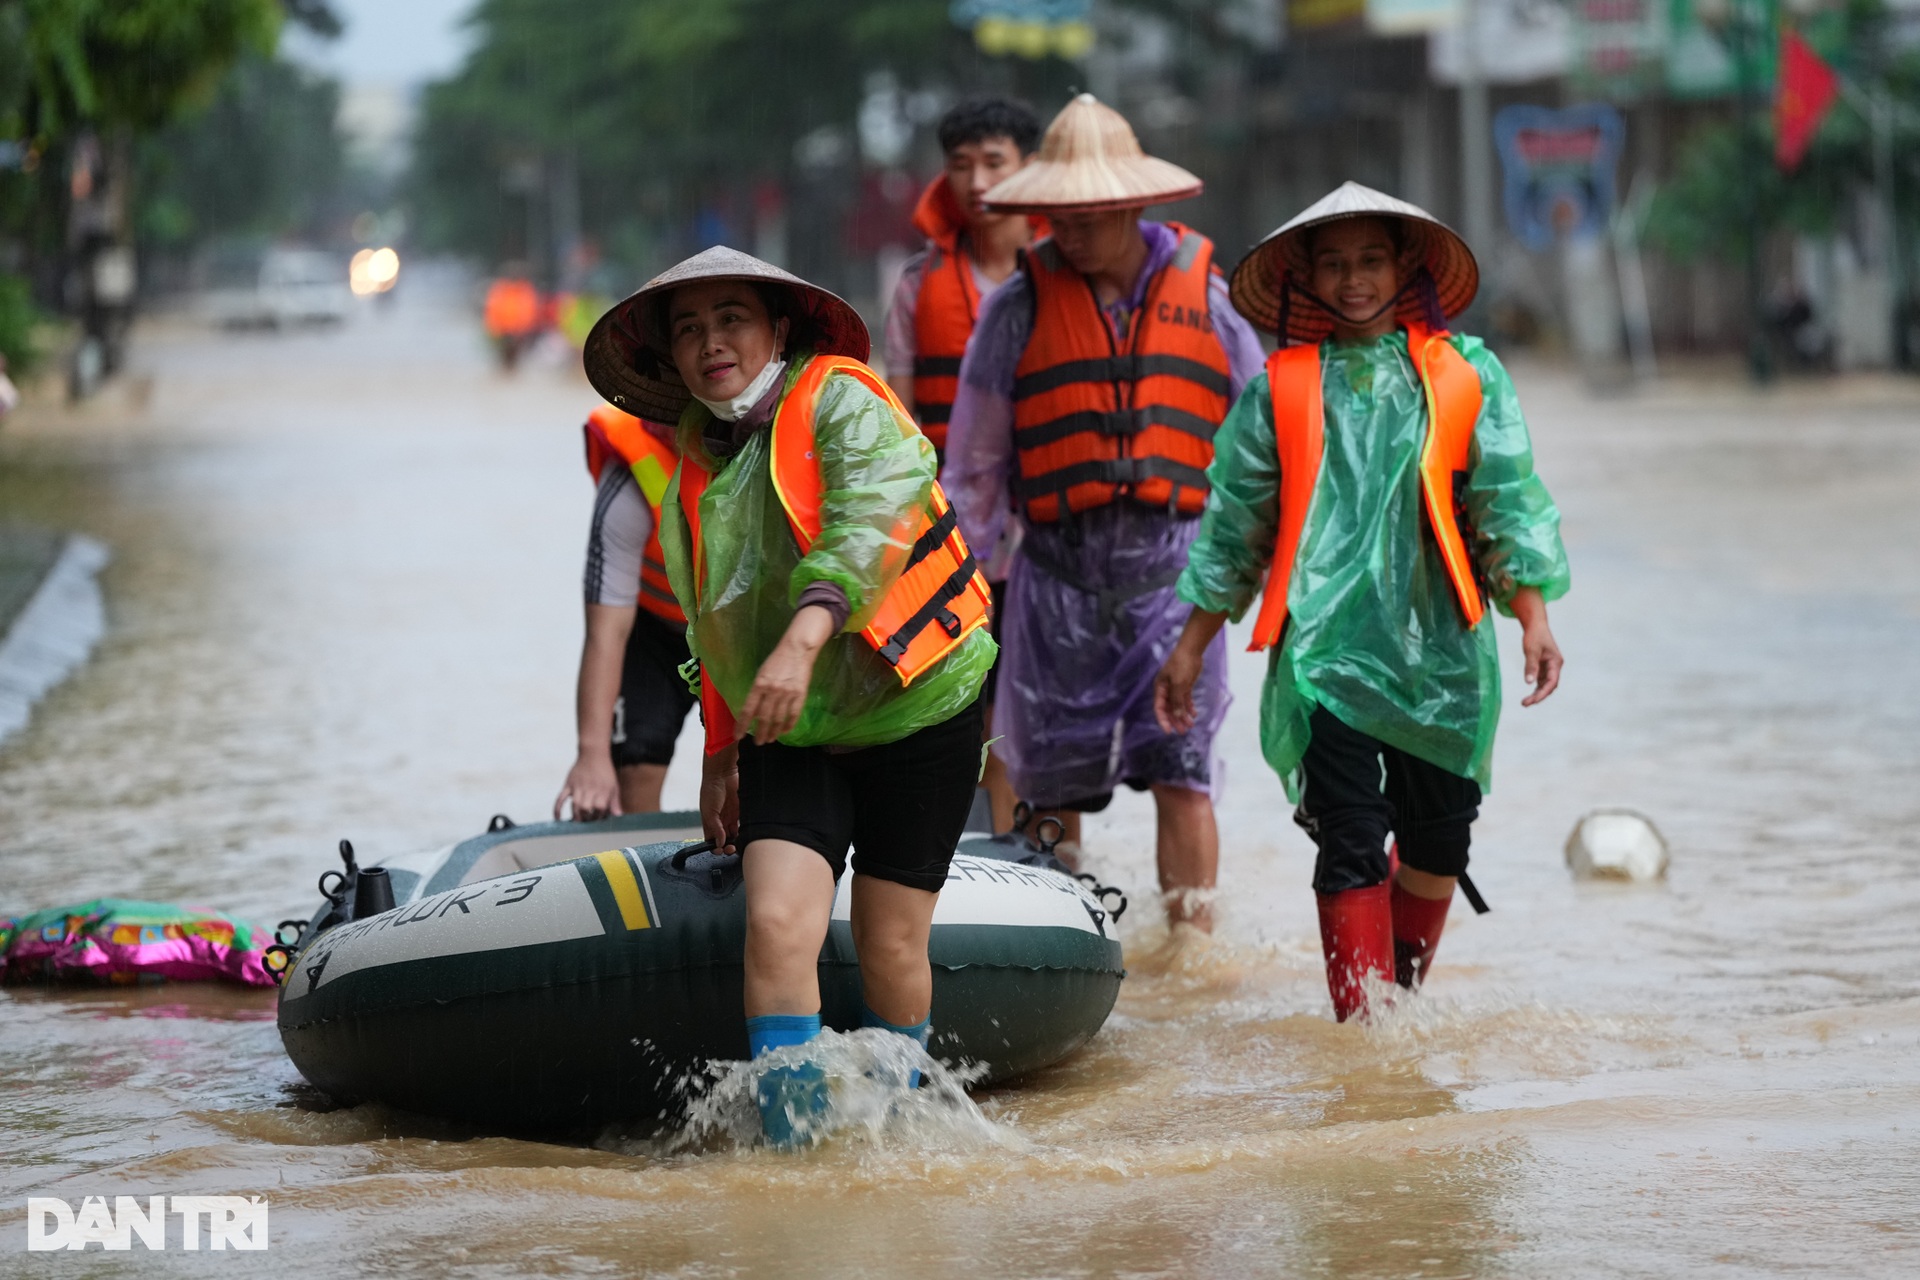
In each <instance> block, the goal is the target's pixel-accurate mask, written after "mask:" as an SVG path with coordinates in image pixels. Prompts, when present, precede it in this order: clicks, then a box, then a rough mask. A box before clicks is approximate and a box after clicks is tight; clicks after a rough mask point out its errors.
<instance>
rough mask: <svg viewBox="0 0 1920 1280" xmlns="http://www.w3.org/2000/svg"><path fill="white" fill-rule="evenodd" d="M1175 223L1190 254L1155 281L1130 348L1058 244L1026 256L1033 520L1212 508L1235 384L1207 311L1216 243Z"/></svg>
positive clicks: (1023, 366) (1021, 401)
mask: <svg viewBox="0 0 1920 1280" xmlns="http://www.w3.org/2000/svg"><path fill="white" fill-rule="evenodd" d="M1167 225H1168V226H1169V227H1170V228H1171V229H1172V230H1173V232H1174V234H1176V235H1178V236H1179V237H1180V247H1179V249H1178V250H1177V251H1176V252H1175V253H1174V255H1173V259H1172V260H1171V261H1170V262H1168V263H1167V265H1166V266H1164V267H1162V268H1161V269H1160V271H1159V273H1158V274H1156V275H1155V277H1154V278H1153V280H1152V281H1151V282H1150V283H1149V284H1148V286H1147V293H1146V299H1145V301H1144V303H1143V304H1142V305H1141V307H1140V311H1139V313H1138V314H1137V315H1136V316H1134V318H1133V322H1132V326H1131V332H1130V333H1129V335H1128V340H1127V343H1126V344H1125V346H1124V347H1123V346H1122V345H1121V344H1120V343H1119V342H1118V341H1116V340H1115V338H1114V334H1113V329H1112V327H1111V326H1110V325H1109V324H1108V323H1107V318H1106V316H1105V315H1104V314H1102V312H1101V309H1100V303H1099V301H1098V299H1096V298H1095V297H1094V292H1093V286H1092V285H1091V284H1089V283H1088V282H1087V279H1086V277H1085V276H1082V275H1081V274H1080V273H1079V272H1078V271H1075V270H1074V269H1073V268H1072V267H1071V266H1069V265H1068V264H1067V261H1066V259H1065V257H1064V256H1063V255H1062V254H1061V253H1060V251H1059V249H1058V248H1057V247H1055V245H1054V243H1053V242H1052V241H1051V240H1046V241H1042V242H1041V243H1040V244H1039V245H1037V246H1035V247H1034V249H1033V250H1032V251H1031V252H1030V253H1028V254H1027V255H1026V257H1025V260H1024V262H1023V264H1022V265H1023V266H1024V268H1025V270H1026V273H1027V279H1028V280H1029V281H1030V283H1031V286H1032V288H1033V293H1034V316H1033V332H1032V335H1031V336H1030V337H1029V338H1028V340H1027V349H1026V352H1025V353H1024V354H1023V355H1022V356H1021V357H1020V364H1019V366H1018V368H1017V369H1016V370H1015V373H1014V383H1013V401H1014V405H1013V443H1014V448H1015V450H1016V451H1017V453H1018V456H1019V467H1020V474H1019V478H1018V480H1016V482H1015V484H1014V496H1015V497H1017V498H1018V499H1020V500H1021V501H1022V502H1023V503H1025V505H1026V514H1027V518H1028V519H1030V520H1037V521H1054V520H1060V519H1063V518H1064V517H1065V516H1066V515H1067V514H1068V513H1069V512H1070V511H1085V510H1087V509H1088V508H1090V507H1099V506H1105V505H1106V504H1108V503H1110V502H1116V501H1118V500H1119V499H1121V498H1123V497H1126V498H1132V499H1134V500H1135V501H1137V502H1142V503H1145V504H1146V505H1148V506H1155V507H1165V508H1167V509H1168V510H1169V511H1170V512H1177V513H1179V514H1182V515H1198V514H1199V513H1200V511H1201V509H1202V508H1203V507H1205V506H1206V502H1207V467H1208V465H1209V464H1210V463H1211V462H1212V461H1213V433H1214V432H1215V431H1216V430H1218V429H1219V426H1220V420H1221V419H1222V418H1224V417H1226V415H1227V406H1228V398H1227V393H1228V390H1229V387H1230V383H1229V381H1228V367H1227V351H1226V348H1225V347H1224V346H1223V345H1222V344H1221V342H1220V339H1219V338H1218V337H1217V336H1216V335H1215V334H1214V331H1213V316H1212V314H1211V311H1210V308H1209V304H1208V295H1207V283H1208V280H1209V279H1210V278H1211V276H1212V275H1213V244H1212V242H1211V241H1209V240H1208V239H1207V238H1206V237H1205V236H1203V235H1201V234H1200V233H1198V232H1196V231H1190V230H1188V229H1187V228H1186V227H1183V226H1181V225H1180V224H1179V223H1177V222H1170V223H1168V224H1167Z"/></svg>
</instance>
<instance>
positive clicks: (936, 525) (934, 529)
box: [901, 507, 960, 573]
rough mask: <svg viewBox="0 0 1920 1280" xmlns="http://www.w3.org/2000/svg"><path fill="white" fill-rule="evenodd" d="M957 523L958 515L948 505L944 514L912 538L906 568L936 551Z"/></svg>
mask: <svg viewBox="0 0 1920 1280" xmlns="http://www.w3.org/2000/svg"><path fill="white" fill-rule="evenodd" d="M959 524H960V516H959V515H958V513H956V512H955V511H954V509H953V508H952V507H948V508H947V513H946V514H945V515H943V516H941V517H940V518H939V519H938V520H935V521H934V522H933V523H932V524H931V525H929V526H928V527H927V531H926V532H925V533H923V534H921V535H920V536H919V537H918V538H916V539H914V542H913V554H912V555H909V556H908V557H907V569H911V568H913V566H915V565H917V564H919V563H920V562H921V561H922V560H925V559H926V558H927V557H928V556H930V555H932V554H933V553H934V552H935V551H938V550H939V549H940V544H941V543H943V542H945V541H946V540H947V539H948V538H951V537H952V536H953V531H954V529H955V528H957V527H958V526H959ZM901 572H902V573H904V572H906V570H905V569H903V570H901Z"/></svg>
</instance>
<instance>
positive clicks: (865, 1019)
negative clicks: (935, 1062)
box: [860, 1002, 933, 1089]
mask: <svg viewBox="0 0 1920 1280" xmlns="http://www.w3.org/2000/svg"><path fill="white" fill-rule="evenodd" d="M860 1025H861V1026H863V1027H879V1028H880V1029H881V1030H882V1031H891V1032H893V1034H895V1035H897V1036H905V1037H906V1038H907V1039H909V1040H912V1041H913V1042H915V1043H916V1044H918V1045H919V1046H920V1047H921V1048H922V1049H924V1048H926V1047H927V1041H928V1040H929V1039H930V1038H931V1037H932V1036H933V1015H932V1014H928V1015H927V1016H926V1017H924V1018H922V1019H920V1021H918V1022H916V1023H914V1024H913V1025H912V1026H910V1027H902V1026H898V1025H896V1024H894V1023H891V1022H888V1021H887V1020H886V1019H885V1018H883V1017H881V1016H880V1015H879V1014H877V1013H875V1012H874V1011H873V1010H871V1009H869V1008H867V1006H866V1004H865V1003H864V1002H863V1003H862V1004H861V1006H860ZM919 1087H920V1070H919V1068H917V1067H916V1068H915V1069H914V1070H912V1071H910V1072H908V1073H907V1088H909V1089H918V1088H919Z"/></svg>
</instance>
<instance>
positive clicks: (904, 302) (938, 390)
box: [886, 98, 1046, 831]
mask: <svg viewBox="0 0 1920 1280" xmlns="http://www.w3.org/2000/svg"><path fill="white" fill-rule="evenodd" d="M939 135H940V150H941V151H942V152H943V153H945V155H946V171H945V172H944V173H942V174H941V175H940V176H939V177H937V178H935V179H934V180H933V181H932V182H930V183H928V184H927V189H926V190H925V191H924V192H922V193H921V195H920V203H919V205H918V206H917V207H916V208H915V209H914V211H913V225H914V227H915V229H917V230H918V231H920V232H921V234H923V235H925V236H926V237H927V247H926V248H925V249H924V250H922V251H921V252H920V253H917V254H915V255H914V256H913V257H911V258H909V259H907V264H906V267H905V268H904V269H903V270H902V271H901V273H900V284H899V286H898V287H896V288H895V289H894V291H893V302H892V305H890V306H889V307H888V309H887V330H886V357H887V380H888V382H889V383H890V384H891V385H892V386H893V389H894V391H895V392H897V393H898V394H899V396H900V399H901V400H902V401H904V402H905V403H906V405H907V407H908V408H910V409H912V410H913V416H914V418H915V420H916V421H918V422H919V423H920V429H921V430H922V431H923V432H925V433H926V437H927V439H929V440H931V441H933V447H934V452H935V454H936V456H937V457H938V458H939V459H940V460H942V461H944V460H945V458H946V448H947V421H948V418H949V417H950V415H951V413H952V411H953V393H954V389H955V387H957V386H958V385H959V381H960V358H961V357H962V356H963V355H965V354H966V350H967V339H969V338H971V337H972V336H973V326H974V322H975V321H976V320H978V319H979V316H980V303H981V300H982V299H984V298H985V297H986V296H987V295H988V294H990V293H992V292H993V291H994V290H995V289H996V288H998V287H999V285H1000V284H1001V282H1002V281H1004V280H1005V279H1006V278H1007V277H1008V276H1010V275H1012V274H1013V271H1014V268H1015V267H1017V266H1018V265H1019V257H1020V251H1021V250H1023V249H1025V248H1026V247H1027V246H1028V245H1029V244H1031V243H1032V242H1033V240H1034V239H1035V238H1036V237H1037V236H1039V235H1044V234H1045V228H1046V221H1045V219H1042V218H1037V217H1032V216H1029V215H1026V214H1018V213H994V212H992V211H990V210H988V209H987V208H986V206H985V205H984V204H983V203H982V202H981V197H983V196H984V195H986V193H987V191H988V190H989V189H990V188H992V187H993V186H995V185H996V184H998V183H999V182H1000V181H1001V179H1003V178H1006V177H1009V176H1011V175H1012V174H1013V173H1015V172H1016V171H1017V170H1019V169H1020V168H1021V166H1023V165H1025V164H1026V162H1027V157H1028V156H1030V155H1031V154H1032V153H1033V148H1034V145H1035V144H1036V143H1038V142H1039V141H1040V122H1039V121H1038V120H1036V119H1035V118H1034V115H1033V112H1031V111H1029V110H1028V109H1027V108H1026V106H1025V105H1024V104H1022V103H1018V102H1009V101H1007V100H1006V99H1004V98H983V99H971V100H969V101H966V102H962V103H960V104H959V105H958V106H956V107H954V108H953V109H952V110H950V111H948V112H947V114H946V115H944V116H942V117H941V118H940V128H939ZM981 550H982V552H984V553H986V554H985V555H984V557H983V559H982V561H981V564H982V569H983V572H985V574H986V576H987V581H988V582H989V583H990V584H991V585H992V587H993V597H994V600H995V602H996V606H997V605H998V603H999V602H1000V601H1002V600H1003V599H1004V597H1005V595H1006V577H1007V562H1008V560H1009V559H1010V558H1011V553H1012V546H1011V544H1010V543H1003V544H1002V545H1001V546H1000V547H998V548H992V547H987V548H982V549H981ZM998 612H999V611H998V608H997V607H996V609H995V614H996V620H995V623H994V634H995V635H998V634H999V622H998V616H997V615H998ZM993 694H994V677H993V673H992V672H989V673H988V675H987V687H986V688H985V689H984V690H983V691H982V692H981V695H980V698H981V702H982V703H983V704H984V706H985V708H986V711H987V717H988V719H989V721H991V719H992V716H993ZM980 782H981V785H982V786H984V787H985V788H986V789H987V795H988V796H989V798H990V799H991V801H992V804H993V828H994V830H995V831H1006V830H1008V829H1009V828H1011V827H1012V826H1013V808H1014V803H1015V801H1016V799H1017V797H1016V796H1015V795H1014V792H1013V787H1012V785H1011V784H1010V783H1009V782H1008V781H1007V770H1006V766H1005V765H1004V764H1003V763H1002V762H1001V760H1000V758H999V756H997V755H995V754H993V753H991V752H989V754H988V756H987V767H986V771H985V772H984V773H983V774H982V775H981V778H980Z"/></svg>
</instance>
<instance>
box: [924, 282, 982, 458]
mask: <svg viewBox="0 0 1920 1280" xmlns="http://www.w3.org/2000/svg"><path fill="white" fill-rule="evenodd" d="M979 318H980V291H979V290H978V289H977V288H976V287H975V286H974V283H973V268H972V266H971V265H970V264H969V263H968V262H967V255H966V254H965V253H964V252H957V251H949V250H946V249H942V248H940V247H938V246H935V247H933V248H931V249H928V250H927V265H926V270H925V272H924V273H923V274H922V275H921V277H920V296H919V298H918V299H917V300H916V301H915V303H914V308H913V350H914V356H913V412H914V416H915V417H917V418H918V419H919V420H920V429H921V430H922V431H924V432H926V433H927V439H929V440H931V441H933V447H934V448H936V449H945V448H946V447H947V420H948V419H949V418H950V417H952V416H953V398H954V395H955V394H956V393H957V392H958V391H959V390H960V357H962V356H964V355H965V354H966V353H967V339H968V338H970V337H972V336H973V326H974V322H975V321H976V320H978V319H979Z"/></svg>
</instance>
